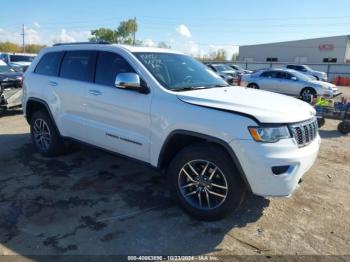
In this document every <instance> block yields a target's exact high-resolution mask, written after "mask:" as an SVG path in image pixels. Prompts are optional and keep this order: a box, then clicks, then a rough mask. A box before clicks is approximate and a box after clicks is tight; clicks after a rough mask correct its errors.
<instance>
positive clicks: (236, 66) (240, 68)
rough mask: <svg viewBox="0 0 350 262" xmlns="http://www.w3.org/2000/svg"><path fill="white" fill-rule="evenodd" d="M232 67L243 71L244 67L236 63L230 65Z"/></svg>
mask: <svg viewBox="0 0 350 262" xmlns="http://www.w3.org/2000/svg"><path fill="white" fill-rule="evenodd" d="M232 67H233V68H235V69H236V70H238V71H244V69H243V68H242V67H240V66H238V65H232Z"/></svg>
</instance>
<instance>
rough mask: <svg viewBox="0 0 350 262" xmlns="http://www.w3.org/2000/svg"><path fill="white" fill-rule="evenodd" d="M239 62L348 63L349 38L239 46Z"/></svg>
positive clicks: (349, 60) (349, 59)
mask: <svg viewBox="0 0 350 262" xmlns="http://www.w3.org/2000/svg"><path fill="white" fill-rule="evenodd" d="M239 61H244V62H289V63H292V62H293V63H301V64H304V63H329V62H331V63H350V36H349V35H342V36H333V37H323V38H314V39H305V40H296V41H286V42H278V43H268V44H258V45H246V46H240V47H239Z"/></svg>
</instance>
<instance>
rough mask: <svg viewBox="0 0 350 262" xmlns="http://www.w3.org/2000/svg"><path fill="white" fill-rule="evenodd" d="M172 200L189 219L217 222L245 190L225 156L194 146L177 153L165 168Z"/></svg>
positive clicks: (213, 149)
mask: <svg viewBox="0 0 350 262" xmlns="http://www.w3.org/2000/svg"><path fill="white" fill-rule="evenodd" d="M167 173H168V178H169V181H170V188H171V192H172V195H173V197H174V198H175V199H176V200H177V202H178V203H179V205H180V206H181V207H182V208H183V209H184V210H185V211H186V212H187V213H188V214H190V215H191V216H193V217H196V218H197V219H200V220H206V221H213V220H218V219H220V218H222V217H224V216H225V215H227V214H228V213H229V212H231V211H233V210H234V209H236V208H237V207H238V206H239V204H240V203H241V201H242V200H243V197H244V193H245V186H244V183H243V181H242V180H241V178H240V176H239V174H238V171H237V169H236V168H235V166H234V165H233V162H232V160H231V158H230V157H229V156H228V155H227V153H226V152H225V151H224V150H222V149H221V148H219V147H217V146H213V145H210V144H198V145H192V146H189V147H187V148H185V149H183V150H182V151H180V152H179V153H178V154H177V155H176V156H175V158H174V159H173V160H172V162H171V164H170V166H169V168H168V172H167Z"/></svg>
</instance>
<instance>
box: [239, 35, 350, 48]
mask: <svg viewBox="0 0 350 262" xmlns="http://www.w3.org/2000/svg"><path fill="white" fill-rule="evenodd" d="M335 37H350V35H335V36H325V37H315V38H307V39H296V40H288V41H281V42H268V43H262V44H252V45H240V46H239V47H246V46H247V47H248V46H261V45H271V44H285V43H291V42H297V41H309V40H316V39H326V38H335Z"/></svg>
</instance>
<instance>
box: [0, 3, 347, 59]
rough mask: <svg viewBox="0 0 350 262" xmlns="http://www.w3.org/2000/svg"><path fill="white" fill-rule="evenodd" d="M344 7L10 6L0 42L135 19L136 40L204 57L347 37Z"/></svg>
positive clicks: (47, 40) (0, 23) (66, 35)
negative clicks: (263, 45)
mask: <svg viewBox="0 0 350 262" xmlns="http://www.w3.org/2000/svg"><path fill="white" fill-rule="evenodd" d="M349 10H350V1H349V0H333V1H325V0H307V1H305V0H294V1H283V0H264V1H262V0H249V1H233V0H216V1H214V0H212V1H209V0H175V1H167V0H147V1H146V0H144V1H142V0H128V1H125V0H123V1H119V0H98V1H89V0H53V1H48V0H32V1H24V0H23V1H20V0H11V1H7V2H6V4H3V5H2V6H1V18H0V41H5V40H9V41H13V42H17V43H21V36H20V33H21V26H22V24H25V28H26V42H27V43H40V44H47V45H50V44H52V43H53V42H69V41H86V40H87V39H88V38H89V35H90V30H91V29H96V28H99V27H110V28H116V27H117V26H118V24H119V22H120V21H122V20H126V19H129V18H133V17H136V18H137V22H138V25H139V30H138V32H137V39H139V40H143V41H144V42H145V43H147V44H148V45H156V44H157V43H158V42H159V41H164V42H166V43H167V44H169V45H170V46H172V47H173V48H174V49H178V50H180V51H184V52H187V53H190V54H195V55H196V54H200V53H201V54H203V53H207V52H210V51H211V50H216V49H218V48H225V49H227V50H228V51H229V52H230V53H232V52H233V51H234V50H235V49H236V48H237V47H236V46H237V45H242V44H256V43H265V42H274V41H284V40H295V39H303V38H313V37H323V36H332V35H342V34H350V30H349V28H350V27H349V26H350V12H349Z"/></svg>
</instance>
